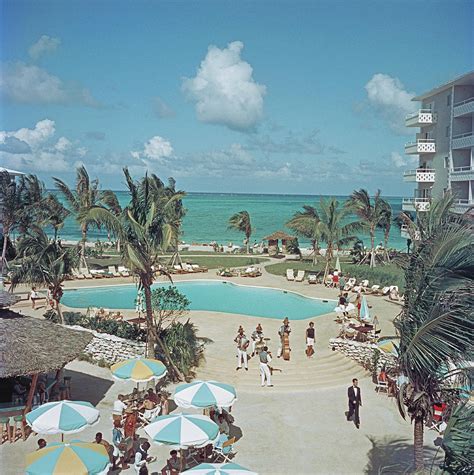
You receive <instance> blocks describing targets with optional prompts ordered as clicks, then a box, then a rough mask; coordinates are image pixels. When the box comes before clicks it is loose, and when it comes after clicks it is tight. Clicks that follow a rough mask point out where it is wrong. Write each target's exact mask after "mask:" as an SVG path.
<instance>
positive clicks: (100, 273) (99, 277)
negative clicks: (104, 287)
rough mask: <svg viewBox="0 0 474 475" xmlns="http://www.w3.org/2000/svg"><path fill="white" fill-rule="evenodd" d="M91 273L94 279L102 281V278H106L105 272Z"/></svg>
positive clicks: (92, 270)
mask: <svg viewBox="0 0 474 475" xmlns="http://www.w3.org/2000/svg"><path fill="white" fill-rule="evenodd" d="M90 273H91V274H92V277H94V279H102V277H104V271H103V270H97V269H91V270H90Z"/></svg>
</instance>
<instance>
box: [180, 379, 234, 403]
mask: <svg viewBox="0 0 474 475" xmlns="http://www.w3.org/2000/svg"><path fill="white" fill-rule="evenodd" d="M236 400H237V394H236V392H235V388H234V387H233V386H231V385H230V384H225V383H219V382H217V381H194V382H192V383H189V384H181V385H180V386H178V387H177V388H176V390H175V394H174V401H175V402H176V404H177V405H178V406H179V407H184V408H186V409H188V408H194V409H205V408H206V407H212V406H216V407H231V406H232V405H233V404H234V402H235V401H236Z"/></svg>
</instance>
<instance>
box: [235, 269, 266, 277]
mask: <svg viewBox="0 0 474 475" xmlns="http://www.w3.org/2000/svg"><path fill="white" fill-rule="evenodd" d="M261 275H262V273H261V272H260V269H258V268H256V267H247V269H245V270H243V271H241V272H240V277H260V276H261Z"/></svg>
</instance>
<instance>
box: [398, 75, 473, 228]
mask: <svg viewBox="0 0 474 475" xmlns="http://www.w3.org/2000/svg"><path fill="white" fill-rule="evenodd" d="M413 101H417V102H420V103H421V104H420V109H418V110H417V111H416V112H413V113H412V114H409V115H408V116H407V117H406V120H405V125H406V126H407V127H419V132H418V133H417V134H416V136H415V140H414V141H411V142H409V143H407V144H406V145H405V153H406V154H409V155H417V156H418V167H417V168H416V169H414V170H407V171H405V173H404V180H405V181H410V182H415V183H416V188H415V193H414V195H413V197H411V198H404V199H403V203H402V209H403V210H404V211H412V212H417V213H418V212H423V211H427V210H429V207H430V202H431V199H432V198H436V197H440V196H442V195H443V193H444V192H446V191H447V190H450V191H451V192H452V193H453V194H454V196H455V199H456V202H455V206H454V211H455V212H457V213H463V212H465V211H467V210H468V209H470V208H471V207H472V206H474V120H473V117H474V71H472V72H470V73H467V74H464V75H463V76H461V77H459V78H457V79H455V80H453V81H450V82H448V83H446V84H443V85H441V86H438V87H436V88H435V89H432V90H431V91H429V92H426V93H424V94H421V95H419V96H417V97H414V98H413ZM402 234H405V235H406V234H407V233H406V231H404V230H403V229H402ZM406 237H408V236H406Z"/></svg>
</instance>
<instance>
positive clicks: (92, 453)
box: [25, 441, 112, 475]
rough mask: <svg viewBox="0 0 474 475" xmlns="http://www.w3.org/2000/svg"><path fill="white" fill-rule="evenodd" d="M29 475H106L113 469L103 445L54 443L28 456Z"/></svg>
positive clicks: (27, 468)
mask: <svg viewBox="0 0 474 475" xmlns="http://www.w3.org/2000/svg"><path fill="white" fill-rule="evenodd" d="M26 463H27V467H26V470H25V473H26V474H28V475H46V474H47V475H65V474H67V475H89V474H90V475H105V474H107V473H108V471H109V469H110V468H111V467H112V464H111V463H110V457H109V454H108V453H107V450H106V449H105V447H104V446H103V445H102V444H91V443H87V442H80V441H73V442H70V443H67V444H65V443H52V444H48V445H47V446H46V447H45V448H44V449H41V450H37V451H36V452H32V453H30V454H28V455H27V456H26Z"/></svg>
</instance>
